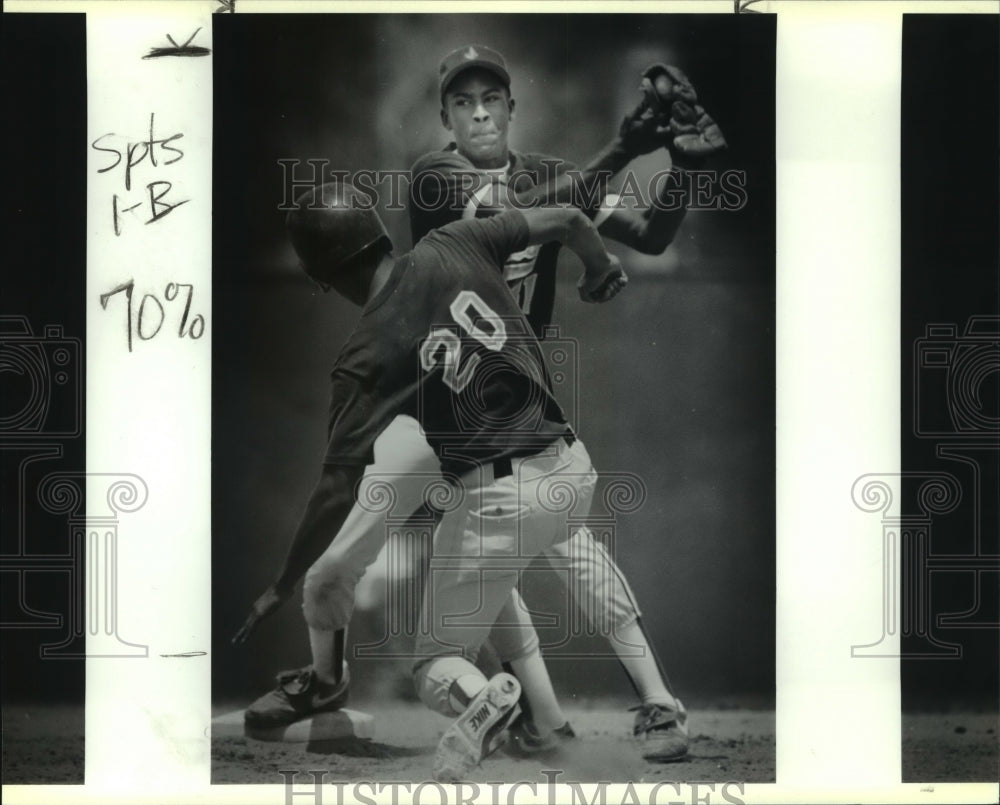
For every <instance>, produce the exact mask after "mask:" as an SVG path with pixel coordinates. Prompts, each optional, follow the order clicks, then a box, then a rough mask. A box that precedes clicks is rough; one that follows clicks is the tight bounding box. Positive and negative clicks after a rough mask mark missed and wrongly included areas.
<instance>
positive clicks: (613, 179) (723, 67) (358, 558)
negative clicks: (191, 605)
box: [212, 14, 775, 790]
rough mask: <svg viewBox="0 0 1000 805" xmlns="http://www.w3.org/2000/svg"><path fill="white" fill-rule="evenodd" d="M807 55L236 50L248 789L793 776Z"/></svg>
mask: <svg viewBox="0 0 1000 805" xmlns="http://www.w3.org/2000/svg"><path fill="white" fill-rule="evenodd" d="M774 35H775V28H774V20H773V18H768V17H755V18H737V17H736V16H725V17H721V16H716V17H713V16H708V15H705V16H698V15H656V16H650V15H604V14H600V15H561V14H544V15H518V14H505V15H494V14H487V15H482V14H477V15H436V14H423V15H395V14H390V15H345V16H313V15H295V16H280V15H279V16H255V17H246V18H241V17H239V16H238V15H237V16H236V17H235V18H234V19H231V20H230V19H226V20H223V21H222V23H220V24H218V25H217V26H216V29H215V36H214V43H215V84H214V86H215V128H214V132H215V143H216V148H215V152H214V173H213V187H214V197H215V216H214V221H215V224H214V232H213V235H214V246H213V279H214V300H215V305H214V308H215V332H214V339H215V340H214V353H213V420H212V424H213V589H212V597H213V601H212V612H213V644H214V662H213V666H212V686H213V687H212V695H213V712H214V713H218V714H219V717H217V718H216V719H215V721H214V723H213V748H212V752H213V766H212V774H213V781H215V782H234V783H237V782H259V783H282V782H284V780H285V777H284V776H283V775H284V774H285V772H284V771H283V770H285V769H287V768H288V767H289V765H290V763H291V761H292V760H293V758H297V759H298V762H299V763H300V764H304V765H301V768H302V770H303V771H305V770H306V769H318V768H328V771H329V775H330V777H331V779H347V780H380V779H393V780H395V779H405V780H414V781H420V780H435V781H438V782H451V781H480V782H485V781H489V780H503V781H505V782H516V781H519V780H530V781H535V782H536V783H541V782H544V781H545V779H546V778H545V777H543V776H541V772H542V770H543V769H549V770H557V771H556V772H553V773H554V774H556V776H557V778H558V782H560V783H563V782H566V783H571V782H597V781H601V780H609V781H613V782H620V783H624V782H628V781H639V780H644V781H647V782H653V781H657V780H678V781H686V780H699V781H708V780H711V781H718V782H719V784H720V789H719V790H721V784H722V783H724V782H726V781H728V780H731V779H732V780H747V781H755V782H770V781H773V780H774V651H775V643H774V616H775V612H774V608H775V601H774V447H773V432H774V128H773V118H774ZM333 41H335V42H337V45H336V46H335V47H330V46H329V45H328V43H330V42H333ZM265 53H266V55H264V54H265ZM373 271H374V275H373V276H372V277H368V274H369V273H371V272H373ZM483 273H486V274H487V275H492V276H489V278H488V280H487V281H486V284H483V283H484V278H483V277H481V276H480V275H481V274H483ZM362 277H365V279H362ZM500 280H502V282H501V281H500ZM442 283H443V284H442ZM504 285H505V286H506V291H505V290H504V287H503V286H504ZM495 288H500V289H501V290H500V292H499V296H498V294H497V292H496V290H495ZM326 291H329V293H327V292H326ZM505 344H508V345H510V349H511V350H513V351H512V352H511V353H510V354H508V351H507V349H508V348H507V346H505ZM331 382H332V387H331ZM546 462H554V463H551V466H550V465H549V464H547V463H546ZM533 463H537V464H538V467H537V468H533V467H532V464H533ZM519 468H520V469H519ZM543 470H544V473H543ZM548 476H551V477H548ZM544 478H547V480H543V479H544ZM355 498H356V501H355ZM300 581H301V582H302V583H301V584H300V583H299V582H300ZM248 613H249V614H248ZM272 615H273V617H272ZM265 619H266V620H265ZM234 635H235V640H234V643H235V645H230V642H229V641H230V638H233V637H234ZM734 646H735V647H739V649H738V650H739V654H740V660H739V662H733V661H732V654H731V652H732V650H733V647H734ZM302 735H307V736H309V744H308V745H306V746H305V747H304V753H303V751H302V747H303V744H301V743H298V744H296V743H294V741H301V740H302V737H301V736H302ZM295 746H298V747H300V749H299V751H298V753H296V752H295V751H294V750H293V747H295ZM310 747H311V748H310ZM317 764H319V765H317ZM305 779H306V780H308V779H309V778H308V775H307V776H306V777H305Z"/></svg>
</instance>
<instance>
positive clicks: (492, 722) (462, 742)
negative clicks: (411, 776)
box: [434, 673, 521, 783]
mask: <svg viewBox="0 0 1000 805" xmlns="http://www.w3.org/2000/svg"><path fill="white" fill-rule="evenodd" d="M520 695H521V686H520V684H518V681H517V679H515V678H514V677H513V676H511V675H510V674H505V673H499V674H497V675H496V676H494V677H493V678H492V679H491V680H490V681H489V682H487V683H486V687H484V688H483V689H482V690H481V691H479V693H478V694H477V695H476V697H475V698H474V699H473V700H472V701H471V702H470V703H469V706H468V707H466V708H465V712H463V713H462V715H460V716H459V717H458V718H456V719H455V721H454V722H452V724H451V726H450V727H448V729H447V730H445V733H444V735H442V736H441V740H440V742H439V743H438V747H437V752H436V753H435V755H434V779H435V780H437V781H438V782H439V783H457V782H460V781H462V780H464V779H465V777H466V775H467V774H468V773H469V772H470V771H471V770H472V769H474V768H475V767H476V766H477V765H479V762H480V761H481V760H482V759H483V758H484V757H486V756H487V755H489V754H490V753H491V752H493V751H494V750H495V749H496V748H497V747H498V746H499V745H500V744H499V742H498V741H496V740H494V739H495V738H497V737H498V736H499V734H500V733H501V732H503V730H504V728H505V727H506V726H507V724H508V722H509V721H510V719H511V718H512V717H513V715H514V713H515V712H516V709H515V705H516V704H517V700H518V697H519V696H520Z"/></svg>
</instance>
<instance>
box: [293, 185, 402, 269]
mask: <svg viewBox="0 0 1000 805" xmlns="http://www.w3.org/2000/svg"><path fill="white" fill-rule="evenodd" d="M285 226H286V227H287V229H288V236H289V238H290V239H291V241H292V246H294V247H295V253H296V254H297V255H298V256H299V261H300V262H301V263H302V268H303V270H305V272H306V274H308V275H309V276H310V277H312V278H313V279H314V280H316V281H317V282H319V283H322V284H324V285H329V284H331V283H332V281H333V279H334V278H335V277H336V276H337V274H338V273H340V272H342V271H343V270H344V269H345V267H346V266H347V265H348V264H349V263H350V262H351V261H352V260H353V259H354V258H356V257H357V256H358V255H359V254H361V252H363V251H364V250H365V249H368V248H370V247H372V246H376V245H382V246H383V248H384V250H385V251H386V252H390V251H392V241H391V240H390V239H389V233H388V232H386V230H385V226H384V225H383V224H382V219H381V218H379V216H378V213H377V212H375V207H374V204H373V202H372V200H371V199H370V198H369V197H368V196H366V195H365V194H364V193H362V192H361V191H360V190H358V189H357V188H356V187H355V186H354V185H352V184H350V183H349V182H331V183H329V184H324V185H320V186H319V187H314V188H312V189H311V190H307V191H306V192H305V193H303V194H302V195H301V196H299V197H298V198H297V199H296V200H295V209H294V210H291V211H290V212H289V213H288V216H287V218H286V219H285Z"/></svg>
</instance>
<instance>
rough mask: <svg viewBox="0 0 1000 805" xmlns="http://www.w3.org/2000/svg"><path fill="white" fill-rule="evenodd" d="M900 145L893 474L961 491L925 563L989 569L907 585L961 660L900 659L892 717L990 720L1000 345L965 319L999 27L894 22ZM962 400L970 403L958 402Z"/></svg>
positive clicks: (990, 131)
mask: <svg viewBox="0 0 1000 805" xmlns="http://www.w3.org/2000/svg"><path fill="white" fill-rule="evenodd" d="M944 97H947V98H948V102H947V107H948V110H949V111H948V112H947V115H946V117H947V119H948V122H947V126H946V129H947V130H948V131H951V132H955V133H956V135H957V137H956V139H952V138H951V135H945V133H944V132H945V129H943V128H942V125H941V124H942V118H941V117H940V113H941V111H942V110H941V108H940V107H938V108H937V109H935V108H933V107H934V106H935V104H934V103H932V102H931V101H930V99H932V98H944ZM959 132H960V134H958V133H959ZM901 136H902V139H901V144H902V154H901V156H902V322H901V325H902V332H901V336H902V338H901V354H900V365H901V369H902V372H901V383H902V387H901V391H902V434H901V436H902V467H903V470H904V471H907V472H928V471H932V472H946V473H951V474H952V475H954V476H955V478H956V479H957V480H958V481H959V484H960V485H961V488H962V491H963V496H962V501H961V503H960V504H959V505H958V506H957V507H956V508H955V510H954V511H952V512H949V513H947V514H944V515H940V516H936V517H935V518H934V520H933V522H932V524H931V531H930V537H929V546H928V547H929V551H930V553H931V554H932V559H934V560H937V559H941V558H942V557H945V558H947V557H962V556H971V555H973V554H975V552H976V538H975V535H976V532H977V530H978V532H979V535H980V544H979V553H980V555H981V556H982V557H984V561H985V562H988V561H990V559H989V557H992V567H993V570H992V571H988V572H983V573H981V574H980V576H979V583H978V585H977V583H976V578H975V575H974V573H973V572H972V571H971V570H965V571H950V572H937V571H936V572H935V573H934V574H933V575H932V576H931V577H930V579H929V580H927V581H926V582H924V584H923V585H922V586H921V587H920V588H919V590H918V588H917V586H916V585H915V584H913V583H911V582H910V581H909V579H908V577H907V576H905V575H904V578H903V595H904V597H907V596H909V595H911V594H914V593H917V592H920V593H924V594H928V595H929V601H930V610H929V613H927V614H928V615H929V621H928V626H929V628H928V629H927V630H926V633H927V634H929V637H930V638H931V639H932V641H933V642H936V643H945V644H950V645H952V646H955V645H957V646H959V648H960V651H961V656H960V657H957V658H953V659H943V658H938V659H927V658H925V659H904V660H903V662H902V665H901V675H902V695H903V709H904V712H908V711H919V710H935V711H941V710H950V709H956V708H967V707H974V708H977V709H978V708H985V709H987V710H992V711H996V709H997V707H998V692H1000V679H998V667H1000V657H998V643H1000V641H998V630H997V626H996V624H997V621H998V618H1000V612H998V609H1000V596H998V588H997V580H998V575H1000V573H998V567H1000V565H998V554H1000V520H998V518H1000V510H998V503H997V490H998V488H1000V486H998V485H1000V441H998V434H1000V430H998V427H1000V352H998V346H997V344H998V339H1000V331H998V329H997V324H998V322H997V320H996V319H994V323H993V325H992V328H993V329H992V337H987V338H986V339H985V340H979V339H977V338H976V337H974V336H973V335H971V334H969V333H968V332H967V325H968V322H969V319H970V317H971V316H979V317H987V316H993V317H996V316H997V315H998V314H1000V231H998V222H1000V189H998V188H1000V184H998V183H1000V158H998V154H1000V16H996V15H923V14H922V15H906V16H905V17H904V18H903V88H902V134H901ZM942 324H943V325H952V326H954V328H955V334H954V336H952V337H950V338H948V337H946V338H940V339H938V340H939V341H941V342H942V343H944V344H948V343H950V344H951V345H952V357H951V359H950V360H949V361H948V362H947V364H946V367H945V368H942V369H934V368H930V367H924V368H922V369H920V368H917V367H916V354H915V344H916V341H917V339H920V338H923V337H925V336H926V330H927V326H928V325H942ZM991 344H992V346H990V345H991ZM960 349H961V350H962V351H959V350H960ZM972 349H976V350H977V352H976V354H977V355H978V357H975V358H973V357H972V354H973V353H972ZM990 349H992V352H990V351H989V350H990ZM972 390H975V392H976V394H977V395H978V398H972V397H969V398H968V399H965V398H963V396H962V395H963V393H964V392H968V391H972ZM956 403H957V406H958V411H957V412H958V413H959V414H961V411H962V410H965V411H966V412H968V413H972V414H973V415H974V417H978V419H979V421H980V423H981V424H980V427H979V428H978V429H976V430H969V428H968V426H969V421H968V420H966V421H965V424H963V423H962V422H961V421H956V420H955V419H954V418H953V417H954V414H955V413H956V408H955V405H956ZM949 431H950V433H949ZM960 444H966V445H978V451H977V453H976V454H974V461H975V462H976V463H977V464H978V466H974V465H973V464H971V463H965V462H962V461H959V460H956V459H954V458H948V457H945V456H940V455H939V454H938V450H939V449H940V448H942V447H945V446H947V445H953V446H954V445H960ZM977 473H978V476H977ZM916 485H917V482H908V483H905V484H904V493H905V494H904V498H907V497H910V498H912V495H913V494H914V492H915V489H916ZM981 566H983V563H982V562H981ZM977 589H978V600H977ZM956 613H959V614H960V613H967V614H966V615H965V616H963V617H961V618H960V620H961V621H963V623H962V624H961V625H960V624H958V623H948V622H943V623H939V622H938V618H940V617H942V616H953V615H955V614H956ZM989 624H992V626H989ZM917 631H923V630H917V629H913V633H910V634H907V632H906V630H905V629H904V631H903V642H902V648H903V651H904V654H905V653H915V652H921V653H925V652H928V651H929V650H930V651H934V650H936V649H935V648H934V647H933V646H931V645H930V643H931V640H928V639H927V637H925V636H923V635H922V634H919V633H915V632H917Z"/></svg>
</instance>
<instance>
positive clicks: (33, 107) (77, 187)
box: [0, 13, 87, 784]
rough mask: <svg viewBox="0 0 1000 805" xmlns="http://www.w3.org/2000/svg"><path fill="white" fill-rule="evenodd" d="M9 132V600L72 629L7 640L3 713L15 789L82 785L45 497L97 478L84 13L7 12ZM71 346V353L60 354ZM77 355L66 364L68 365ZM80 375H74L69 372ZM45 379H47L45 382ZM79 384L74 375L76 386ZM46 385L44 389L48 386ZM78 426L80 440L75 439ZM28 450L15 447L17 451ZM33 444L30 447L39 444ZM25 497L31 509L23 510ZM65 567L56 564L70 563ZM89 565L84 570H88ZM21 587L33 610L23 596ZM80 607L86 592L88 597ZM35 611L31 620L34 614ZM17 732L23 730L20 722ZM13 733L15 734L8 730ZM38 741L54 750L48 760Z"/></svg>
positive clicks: (70, 668)
mask: <svg viewBox="0 0 1000 805" xmlns="http://www.w3.org/2000/svg"><path fill="white" fill-rule="evenodd" d="M0 42H2V48H0V50H2V65H3V67H2V70H0V82H2V85H3V104H4V124H3V126H2V127H0V137H2V138H3V140H2V141H3V151H2V153H3V154H4V157H5V159H4V172H3V182H2V183H0V184H2V187H3V237H2V238H0V255H2V256H0V265H2V266H3V268H2V270H0V300H2V301H0V314H2V316H3V317H4V319H3V321H4V326H5V327H10V326H16V325H18V323H20V325H19V326H21V327H22V328H24V327H26V328H28V330H29V334H28V337H27V340H23V339H22V340H17V339H14V340H11V339H10V335H11V333H10V332H9V331H5V334H4V336H5V339H6V340H5V346H4V349H5V352H6V354H5V359H4V361H3V364H2V366H0V385H2V392H0V400H2V403H0V405H2V409H0V416H2V417H3V418H4V424H3V427H2V428H0V454H2V456H3V462H2V465H3V512H4V513H3V515H2V530H3V536H2V541H3V553H4V558H3V560H2V565H0V566H2V569H3V571H4V572H3V573H2V576H3V581H2V582H0V583H2V585H3V587H4V594H3V597H2V619H3V621H4V623H6V624H10V623H11V622H16V621H18V620H21V621H24V620H25V618H24V613H25V612H26V610H25V609H24V605H26V606H27V607H29V608H30V609H32V610H36V611H42V612H45V613H51V614H52V615H55V616H57V617H58V616H62V618H63V623H62V625H61V626H59V625H56V626H51V625H49V626H40V627H38V628H35V627H29V628H20V629H11V628H5V629H3V630H2V631H0V656H2V660H0V663H2V671H3V673H2V696H3V709H4V716H5V718H4V722H5V723H4V752H3V765H4V768H3V775H2V776H3V781H4V783H73V784H80V783H83V781H84V780H83V774H84V765H83V764H84V758H83V754H84V744H83V742H84V703H85V683H86V680H85V664H84V661H83V660H82V659H59V660H53V659H42V658H41V657H40V655H39V649H40V646H41V644H43V643H51V642H57V641H58V638H59V637H60V636H61V635H64V634H65V633H66V631H67V630H68V629H70V628H71V624H70V623H69V622H68V621H69V618H70V617H71V614H72V613H73V612H74V611H75V609H76V606H77V604H76V603H71V596H74V595H75V594H74V592H73V590H74V588H75V585H74V584H73V579H72V570H71V568H72V559H71V558H70V559H69V560H68V561H69V565H68V566H67V568H65V569H62V570H57V569H56V568H55V564H58V562H59V561H64V562H65V561H67V557H68V556H71V554H72V552H73V539H72V535H71V533H70V526H69V523H68V521H67V520H66V519H65V518H62V519H60V518H58V517H55V518H54V517H52V515H51V513H46V512H44V511H42V510H41V508H40V504H39V500H38V494H37V492H38V490H37V488H36V485H37V483H38V482H39V480H40V478H41V475H42V474H43V473H45V472H49V471H59V472H79V473H82V472H85V471H86V456H87V450H86V439H85V434H84V432H83V426H84V423H85V422H86V411H85V409H84V404H85V394H84V389H85V388H86V386H85V383H86V377H85V368H86V360H85V357H86V328H87V315H86V286H87V229H86V227H87V142H86V135H87V30H86V18H85V16H84V15H83V14H9V13H5V14H2V15H0ZM67 344H69V345H70V346H69V351H68V352H66V351H65V350H63V349H62V347H64V346H66V345H67ZM18 351H20V354H21V355H23V356H31V355H34V357H35V358H36V359H38V360H39V361H40V362H41V363H40V365H41V366H43V367H45V368H46V370H48V376H47V378H46V379H45V380H44V382H42V388H41V391H42V393H41V395H40V396H38V397H36V398H35V399H34V401H33V402H31V403H30V404H32V405H34V404H36V403H37V405H38V416H37V417H35V418H33V419H31V420H30V421H29V420H25V419H24V417H22V416H21V413H23V412H24V409H25V406H27V405H29V401H28V397H27V395H28V394H29V393H30V392H31V386H33V385H38V383H37V382H36V380H37V377H36V380H31V381H30V382H29V381H28V379H26V377H25V374H24V373H22V372H18V371H17V369H15V368H14V364H15V363H16V357H15V353H17V352H18ZM67 356H68V362H66V361H67ZM61 367H62V368H66V367H69V369H70V371H69V373H68V374H63V373H62V372H61V371H60V370H61ZM42 377H45V376H44V375H43V376H42ZM67 378H69V379H68V380H67ZM39 382H41V381H39ZM73 423H77V424H78V426H79V434H78V435H72V433H71V431H73V427H71V425H72V424H73ZM14 445H17V447H16V449H12V446H14ZM28 445H31V446H28ZM56 446H58V447H59V448H61V450H62V455H61V457H56V458H51V456H53V455H56V454H55V453H52V452H50V453H49V455H50V458H48V459H46V460H45V461H40V462H38V463H37V464H36V465H33V466H34V467H42V468H44V469H42V470H40V471H39V472H38V473H35V474H31V473H27V474H26V475H25V476H24V481H25V485H26V486H29V488H27V489H26V490H21V489H19V487H18V484H19V482H20V478H19V471H18V469H19V467H20V466H21V463H22V459H23V458H24V457H25V456H26V455H28V453H30V452H31V450H32V449H35V448H36V447H37V449H38V450H50V451H51V450H52V449H53V448H54V447H56ZM21 500H24V501H25V502H24V504H23V506H24V511H21V510H20V507H21V506H22V504H21V502H20V501H21ZM22 521H23V522H24V523H25V528H24V540H25V543H26V546H27V550H28V551H29V552H31V553H33V554H37V555H41V556H42V557H43V559H42V561H41V565H42V569H41V570H35V571H33V572H27V571H26V570H21V569H18V567H17V565H18V564H19V563H20V565H21V566H22V567H23V566H24V564H25V562H24V561H23V560H18V559H16V558H11V556H12V550H11V549H12V548H13V554H15V555H16V554H17V552H18V550H19V547H18V544H19V542H20V541H21V533H20V532H21V530H22V529H21V526H20V522H22ZM60 554H61V555H62V557H63V559H62V560H60V559H54V563H53V558H54V557H57V556H58V555H60ZM83 559H84V557H83V556H77V557H76V561H77V562H79V563H82V562H83ZM19 592H20V594H21V595H23V598H24V601H23V603H22V602H20V601H18V600H17V595H18V593H19ZM80 601H82V596H80ZM29 615H30V613H29ZM15 722H16V724H17V729H15V728H14V724H15ZM8 726H10V729H9V730H8ZM39 745H44V746H45V747H46V753H45V754H44V755H43V754H42V753H41V752H39V750H38V746H39Z"/></svg>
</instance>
